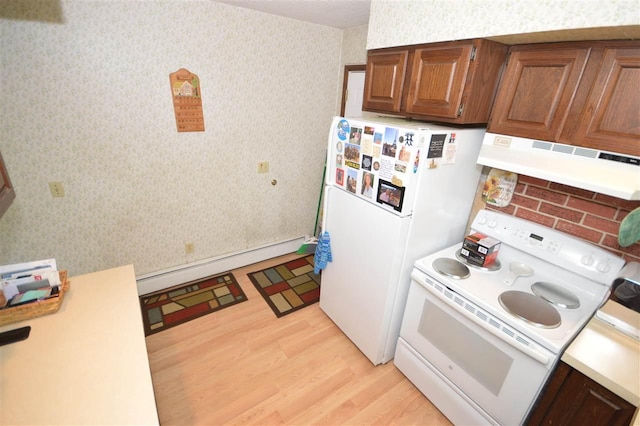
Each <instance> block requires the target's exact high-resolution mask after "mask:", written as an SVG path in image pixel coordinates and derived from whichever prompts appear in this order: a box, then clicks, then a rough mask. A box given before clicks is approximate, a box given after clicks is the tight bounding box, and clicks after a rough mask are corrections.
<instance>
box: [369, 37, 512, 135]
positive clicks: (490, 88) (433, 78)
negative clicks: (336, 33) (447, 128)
mask: <svg viewBox="0 0 640 426" xmlns="http://www.w3.org/2000/svg"><path fill="white" fill-rule="evenodd" d="M399 55H406V56H399ZM506 55H507V46H505V45H503V44H500V43H495V42H491V41H489V40H482V39H476V40H463V41H453V42H443V43H431V44H423V45H415V46H407V47H403V48H390V49H379V50H372V51H370V52H369V55H368V58H367V71H366V75H365V96H364V101H363V109H364V110H366V111H373V112H383V113H391V114H396V115H402V116H405V117H411V118H415V119H419V120H424V121H437V122H445V123H457V124H481V123H486V122H487V121H488V119H489V113H490V111H491V105H492V103H493V99H494V97H495V93H496V91H497V88H498V83H499V81H500V75H501V72H502V69H503V66H504V60H505V58H506ZM402 58H406V59H405V60H404V62H403V61H402ZM402 63H405V64H406V67H404V68H402V66H401V65H400V64H402ZM392 64H394V66H392ZM400 69H403V70H404V71H403V74H402V75H401V74H399V73H395V72H392V70H393V71H396V70H400ZM392 88H393V91H392V90H391V89H392ZM396 90H397V92H396ZM391 99H392V100H393V101H391ZM381 100H386V101H387V103H386V104H385V103H383V102H381Z"/></svg>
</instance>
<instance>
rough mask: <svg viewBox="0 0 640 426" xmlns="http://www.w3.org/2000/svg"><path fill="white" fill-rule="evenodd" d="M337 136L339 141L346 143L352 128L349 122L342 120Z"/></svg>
mask: <svg viewBox="0 0 640 426" xmlns="http://www.w3.org/2000/svg"><path fill="white" fill-rule="evenodd" d="M336 130H337V135H338V139H340V140H342V141H346V140H347V138H348V137H349V131H350V130H351V126H349V122H348V121H347V120H340V121H339V122H338V128H337V129H336Z"/></svg>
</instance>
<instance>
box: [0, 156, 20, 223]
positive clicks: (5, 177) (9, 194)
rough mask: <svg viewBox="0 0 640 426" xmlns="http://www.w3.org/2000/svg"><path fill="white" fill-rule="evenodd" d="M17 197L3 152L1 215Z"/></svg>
mask: <svg viewBox="0 0 640 426" xmlns="http://www.w3.org/2000/svg"><path fill="white" fill-rule="evenodd" d="M15 198H16V193H15V192H14V190H13V186H12V185H11V180H10V179H9V174H8V173H7V169H6V167H5V165H4V160H3V159H2V153H0V217H2V215H4V212H6V211H7V209H8V208H9V206H10V205H11V203H12V202H13V200H14V199H15Z"/></svg>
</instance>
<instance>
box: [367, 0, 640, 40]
mask: <svg viewBox="0 0 640 426" xmlns="http://www.w3.org/2000/svg"><path fill="white" fill-rule="evenodd" d="M638 17H640V2H639V1H638V0H607V1H601V0H517V1H513V0H421V1H416V0H372V1H371V15H370V17H369V35H368V38H367V49H377V48H382V47H391V46H402V45H408V44H417V43H429V42H435V41H444V40H458V39H466V38H475V37H490V36H497V35H505V34H521V33H532V32H538V31H553V30H564V29H574V28H591V27H606V26H620V25H638V24H639V23H640V21H639V20H638Z"/></svg>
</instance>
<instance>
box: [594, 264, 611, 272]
mask: <svg viewBox="0 0 640 426" xmlns="http://www.w3.org/2000/svg"><path fill="white" fill-rule="evenodd" d="M596 269H597V270H598V272H602V273H603V274H606V273H607V272H609V271H610V270H611V265H609V262H601V263H598V266H596Z"/></svg>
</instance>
